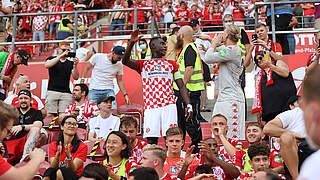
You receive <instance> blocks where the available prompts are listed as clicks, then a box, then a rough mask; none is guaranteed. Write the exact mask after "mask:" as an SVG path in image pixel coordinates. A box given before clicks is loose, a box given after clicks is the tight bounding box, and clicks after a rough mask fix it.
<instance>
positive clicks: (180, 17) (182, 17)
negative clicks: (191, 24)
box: [176, 9, 190, 26]
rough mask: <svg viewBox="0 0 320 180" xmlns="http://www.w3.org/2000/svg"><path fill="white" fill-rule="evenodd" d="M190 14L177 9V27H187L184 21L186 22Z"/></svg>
mask: <svg viewBox="0 0 320 180" xmlns="http://www.w3.org/2000/svg"><path fill="white" fill-rule="evenodd" d="M189 14H190V12H189V11H188V10H183V9H179V10H178V11H177V12H176V17H177V18H178V19H177V21H178V23H177V24H178V25H182V26H183V25H188V23H187V22H184V21H188V17H189V16H190V15H189Z"/></svg>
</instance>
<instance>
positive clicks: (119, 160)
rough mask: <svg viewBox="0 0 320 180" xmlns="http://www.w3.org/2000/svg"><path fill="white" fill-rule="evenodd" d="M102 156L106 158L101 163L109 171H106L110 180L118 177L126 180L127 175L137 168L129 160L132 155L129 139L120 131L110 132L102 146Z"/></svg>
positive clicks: (132, 161)
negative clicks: (109, 169)
mask: <svg viewBox="0 0 320 180" xmlns="http://www.w3.org/2000/svg"><path fill="white" fill-rule="evenodd" d="M103 149H104V154H105V156H106V157H107V158H106V159H105V160H104V161H103V162H102V163H103V165H105V166H108V168H111V171H108V174H109V177H110V178H112V179H120V177H124V178H128V177H129V173H130V172H131V171H133V170H134V169H137V168H138V165H137V163H136V162H135V161H134V160H133V159H131V158H129V157H130V156H131V153H132V149H131V146H130V142H129V139H128V138H127V136H126V135H125V134H123V133H122V132H120V131H112V132H111V133H110V134H109V135H108V137H107V139H106V141H105V144H104V146H103Z"/></svg>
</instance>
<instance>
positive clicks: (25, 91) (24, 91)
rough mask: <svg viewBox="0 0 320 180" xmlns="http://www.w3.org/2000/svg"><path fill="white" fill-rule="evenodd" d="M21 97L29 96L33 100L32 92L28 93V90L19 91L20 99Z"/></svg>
mask: <svg viewBox="0 0 320 180" xmlns="http://www.w3.org/2000/svg"><path fill="white" fill-rule="evenodd" d="M20 95H27V96H29V97H30V98H31V92H30V91H28V90H26V89H22V90H21V91H19V93H18V97H19V96H20Z"/></svg>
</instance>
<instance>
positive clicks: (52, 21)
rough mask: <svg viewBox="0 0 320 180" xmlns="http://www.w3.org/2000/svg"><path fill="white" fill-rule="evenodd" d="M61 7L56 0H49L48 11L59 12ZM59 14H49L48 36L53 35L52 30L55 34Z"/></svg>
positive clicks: (59, 18) (59, 17) (59, 19)
mask: <svg viewBox="0 0 320 180" xmlns="http://www.w3.org/2000/svg"><path fill="white" fill-rule="evenodd" d="M61 11H62V8H61V6H60V5H59V4H57V2H56V1H50V6H49V12H61ZM61 19H62V17H61V15H50V16H49V32H50V36H53V34H54V32H55V34H57V32H58V27H59V23H60V21H61Z"/></svg>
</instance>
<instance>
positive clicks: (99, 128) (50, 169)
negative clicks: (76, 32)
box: [0, 0, 320, 180]
mask: <svg viewBox="0 0 320 180" xmlns="http://www.w3.org/2000/svg"><path fill="white" fill-rule="evenodd" d="M255 2H257V1H245V0H233V1H228V0H225V1H219V0H216V1H214V0H211V1H210V0H205V1H204V2H202V1H192V0H189V1H186V2H184V1H171V0H168V1H150V2H149V1H145V2H144V1H141V0H137V1H133V2H131V1H128V2H122V1H121V0H115V2H109V1H108V3H109V5H107V4H106V2H104V1H99V0H97V1H96V0H92V1H90V2H87V1H78V2H72V1H70V0H67V1H64V2H62V1H50V2H47V1H44V0H43V1H39V2H37V1H32V2H27V1H16V2H10V1H8V0H2V1H1V6H0V12H1V14H10V13H17V12H22V13H25V12H33V11H34V12H43V11H49V12H55V11H62V10H63V11H73V10H75V9H76V8H83V9H85V8H88V7H90V8H93V9H102V8H106V7H110V8H117V9H120V8H125V7H146V6H151V7H153V8H154V10H155V12H156V19H157V21H158V22H165V24H164V27H168V28H169V30H170V34H169V35H167V36H164V37H153V38H151V39H150V40H149V42H147V40H146V39H142V38H141V36H140V33H141V30H142V29H146V28H147V25H144V24H139V25H138V27H139V28H138V29H135V30H133V31H132V32H131V35H130V40H129V41H128V42H127V47H122V46H115V47H113V48H112V49H111V52H110V53H108V54H106V53H94V52H92V51H90V50H87V49H85V48H79V49H78V50H79V51H78V50H77V51H76V52H72V50H71V45H70V43H68V42H60V43H59V44H58V45H57V50H56V53H55V55H53V56H50V57H46V60H45V62H44V69H46V70H47V71H48V74H49V81H48V86H47V94H46V97H45V102H44V103H43V102H42V101H41V100H40V98H39V97H37V96H36V95H35V94H32V93H31V87H30V82H31V81H32V79H33V78H35V77H32V76H30V77H29V76H27V75H24V74H20V75H16V72H17V69H18V68H19V65H28V61H29V60H30V59H31V56H30V54H29V53H28V52H27V51H25V50H23V49H19V50H17V51H15V52H13V53H8V52H6V48H1V51H0V180H2V179H33V178H35V177H36V176H37V177H41V178H43V179H66V180H68V179H97V180H100V179H114V180H122V179H134V180H142V179H148V180H149V179H150V180H153V179H161V180H174V179H182V180H184V179H191V180H201V179H212V180H216V179H218V180H229V179H259V180H260V179H261V180H269V179H293V180H296V179H298V180H305V179H308V180H309V179H310V180H312V179H317V178H318V177H320V173H319V171H318V166H317V165H319V164H320V160H319V150H318V149H320V138H319V135H320V134H319V132H320V131H319V130H320V123H319V117H320V78H319V77H320V65H319V64H320V63H319V58H320V48H319V47H320V46H318V44H317V45H316V46H317V47H318V48H317V50H316V52H314V53H313V54H312V55H310V56H309V61H308V64H307V66H306V76H305V78H304V82H303V90H302V96H301V97H300V96H299V95H298V94H297V89H296V86H295V84H294V79H293V75H292V73H291V72H290V70H289V67H288V65H287V64H286V63H285V61H284V60H283V55H286V54H294V53H291V52H292V49H291V48H292V47H291V46H290V45H291V43H292V42H291V41H290V34H277V38H276V39H277V41H278V42H279V43H278V42H273V41H272V39H271V38H269V36H268V32H269V29H270V27H271V22H270V17H271V13H270V7H268V6H266V7H264V6H262V8H264V10H261V12H260V10H259V11H258V13H259V20H260V21H259V22H258V23H257V24H255V22H254V21H252V18H253V17H254V13H255V12H254V11H253V9H254V3H255ZM110 3H111V4H114V5H111V4H110ZM19 6H21V7H19ZM297 7H301V9H300V10H302V12H303V13H304V15H305V16H306V17H303V18H306V19H305V20H304V22H311V23H313V22H314V27H315V28H317V27H318V26H319V24H318V23H319V22H320V21H319V22H318V19H317V16H319V14H318V13H320V12H318V10H317V9H318V7H319V6H318V5H317V4H315V5H313V4H312V3H311V4H310V3H308V4H300V5H299V6H295V7H291V5H290V4H281V5H276V11H275V17H276V18H275V25H276V30H277V31H282V30H290V29H292V27H294V26H296V25H299V24H297V22H298V20H299V18H296V17H295V15H294V11H298V10H297V9H299V8H297ZM19 8H21V10H20V9H19ZM76 10H80V9H76ZM260 13H261V14H260ZM168 14H171V17H170V18H168V16H169V15H168ZM312 14H315V20H314V19H311V20H310V17H309V15H312ZM104 16H107V17H108V19H109V21H110V23H111V27H110V29H111V30H115V29H116V28H118V29H119V30H122V29H125V28H127V27H124V26H122V24H124V23H127V22H129V23H130V22H131V24H132V22H133V21H132V17H133V16H132V14H131V13H127V12H120V11H119V12H114V13H111V14H107V15H106V14H98V15H97V19H99V18H102V17H104ZM243 18H248V19H245V20H242V19H243ZM250 18H251V19H250ZM308 18H309V19H308ZM80 19H81V22H82V23H79V24H78V26H79V28H83V30H85V26H87V25H90V23H88V22H86V20H85V19H86V18H85V16H81V17H80ZM168 19H169V20H170V21H169V20H168ZM2 20H3V19H1V18H0V21H2ZM84 20H85V21H84ZM206 20H209V21H206ZM216 20H218V21H216ZM149 21H150V13H149V12H148V11H138V22H139V23H148V22H149ZM27 22H28V23H27ZM174 22H176V23H174ZM19 23H20V25H19V27H18V28H20V30H23V29H24V30H23V31H22V33H28V31H30V32H33V36H34V39H33V40H34V41H36V40H37V37H39V38H40V40H41V38H42V39H43V38H44V34H43V33H44V31H46V30H45V27H46V26H47V27H49V31H50V32H49V33H50V36H52V35H55V36H56V38H57V39H60V40H64V39H66V38H68V37H69V36H73V31H72V30H73V28H74V24H73V23H74V17H73V15H71V14H69V15H67V16H64V17H62V16H61V17H60V16H49V18H48V17H46V16H35V17H29V16H25V17H23V18H22V19H20V20H19ZM33 23H37V24H38V25H39V24H41V25H39V26H41V28H40V29H36V28H39V26H35V25H34V24H33ZM5 24H6V25H7V27H4V30H3V31H1V28H2V27H1V25H0V31H1V33H2V34H0V35H3V36H2V37H4V36H5V37H7V35H8V34H9V35H10V32H9V31H10V28H8V26H10V22H9V21H7V22H6V23H5ZM32 24H33V25H32ZM119 24H120V25H119ZM216 25H219V26H216ZM244 25H252V26H250V27H248V28H244V27H243V26H244ZM80 26H82V27H80ZM302 26H303V27H304V28H309V27H311V26H310V23H309V24H308V23H307V24H302ZM251 27H252V29H253V30H254V31H255V34H254V36H252V38H251V40H249V37H248V35H247V33H246V30H248V29H250V28H251ZM28 28H29V29H28ZM55 31H56V32H55ZM203 31H207V32H212V31H222V33H220V34H219V35H217V36H216V37H215V38H211V37H210V36H208V35H206V34H204V33H203ZM116 32H117V33H119V34H121V31H120V32H118V31H116ZM6 39H7V40H9V39H10V38H9V39H8V38H6ZM315 39H316V42H317V43H319V39H320V33H315ZM4 41H6V40H5V39H1V41H0V42H4ZM134 45H138V46H139V47H140V49H141V50H142V51H141V52H140V53H139V54H138V55H137V57H136V56H133V55H132V54H133V47H134ZM294 48H295V47H294ZM293 52H294V50H293ZM135 57H136V58H135ZM79 61H82V62H83V63H85V65H84V67H83V68H82V69H81V71H80V70H79V69H78V66H79ZM208 64H209V65H210V64H212V67H213V68H211V69H210V68H209V66H208ZM123 65H125V66H127V67H128V68H130V69H132V70H134V71H136V72H137V73H138V74H139V75H140V76H141V80H142V91H143V93H142V96H143V112H141V113H142V114H143V117H142V119H139V118H137V117H136V116H134V115H130V114H129V115H120V114H118V107H119V104H117V96H116V94H115V87H114V83H116V84H117V85H118V87H119V90H120V92H121V94H122V95H123V97H124V100H125V103H126V104H127V105H130V104H131V100H132V99H131V98H132V97H130V94H128V92H127V88H130V87H128V86H125V84H126V83H127V82H125V81H124V80H123V75H124V73H126V72H124V70H123ZM250 66H253V69H252V74H253V75H254V80H255V83H254V84H255V95H254V101H253V106H252V113H256V115H257V119H256V121H250V122H246V121H247V120H248V118H247V109H248V108H249V107H247V103H246V97H245V93H244V87H245V71H246V68H248V67H250ZM90 70H91V71H92V73H91V76H90V82H89V83H87V82H86V79H87V78H88V72H89V71H90ZM211 74H214V77H213V78H212V77H211ZM71 77H72V79H74V80H79V81H78V82H79V83H77V84H73V89H72V91H71V89H70V86H69V84H70V79H71ZM14 78H15V81H14V82H13V79H14ZM114 80H115V81H114ZM212 80H213V81H214V83H215V92H212V93H215V99H216V102H215V105H214V108H213V109H212V117H211V118H210V119H208V120H207V121H209V124H210V135H209V136H210V137H209V138H204V134H203V133H204V132H203V131H202V129H201V122H206V120H204V118H203V117H202V116H201V113H200V112H203V111H211V110H208V109H207V108H206V106H205V103H204V101H205V99H206V94H205V92H206V86H207V85H208V82H210V81H212ZM12 83H13V84H14V86H13V87H14V90H13V91H10V87H11V86H12V85H11V84H12ZM118 97H119V96H118ZM203 97H204V98H203ZM140 120H141V121H140ZM141 122H143V124H140V123H141ZM141 127H142V128H141ZM140 131H141V134H142V136H138V134H139V133H140ZM187 133H188V135H189V137H190V138H191V144H190V146H188V147H184V146H185V142H186V141H187V138H186V135H187ZM206 137H207V136H206ZM159 138H164V142H165V144H164V145H161V143H160V141H159ZM35 175H36V176H35Z"/></svg>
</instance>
